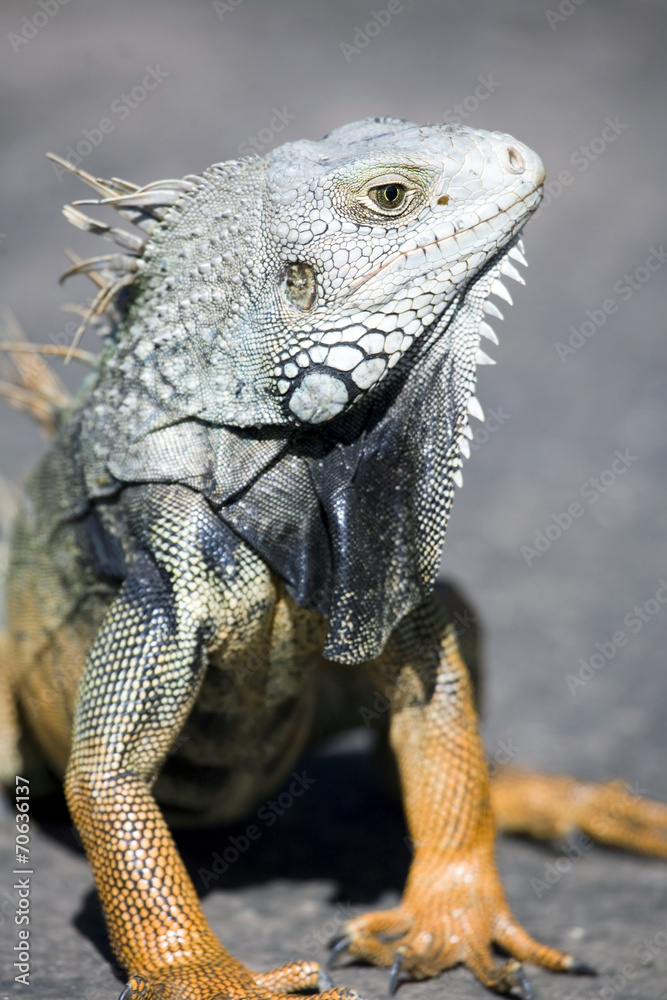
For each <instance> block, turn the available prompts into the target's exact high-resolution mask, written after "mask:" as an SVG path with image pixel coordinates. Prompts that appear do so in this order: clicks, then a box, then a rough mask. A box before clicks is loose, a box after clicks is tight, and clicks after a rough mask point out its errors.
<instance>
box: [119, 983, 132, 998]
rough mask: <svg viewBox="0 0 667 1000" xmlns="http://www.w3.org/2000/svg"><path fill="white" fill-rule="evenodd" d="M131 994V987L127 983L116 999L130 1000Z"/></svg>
mask: <svg viewBox="0 0 667 1000" xmlns="http://www.w3.org/2000/svg"><path fill="white" fill-rule="evenodd" d="M132 992H133V990H132V987H131V986H130V984H129V983H128V984H127V986H125V987H124V988H123V992H122V993H121V995H120V996H119V997H118V1000H131V997H132Z"/></svg>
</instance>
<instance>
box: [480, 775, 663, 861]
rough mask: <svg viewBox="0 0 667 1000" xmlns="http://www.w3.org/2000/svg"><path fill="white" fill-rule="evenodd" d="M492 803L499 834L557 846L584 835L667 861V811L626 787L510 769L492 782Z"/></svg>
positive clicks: (625, 785)
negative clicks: (575, 835)
mask: <svg viewBox="0 0 667 1000" xmlns="http://www.w3.org/2000/svg"><path fill="white" fill-rule="evenodd" d="M491 802H492V806H493V811H494V814H495V817H496V822H497V824H498V828H499V829H501V830H504V831H506V832H508V833H522V834H527V835H528V836H531V837H536V838H537V839H538V840H553V839H557V838H563V839H567V838H568V837H570V836H571V835H572V834H573V833H576V832H579V831H581V832H583V833H585V834H587V835H588V836H589V837H591V838H592V839H593V840H595V841H597V842H598V843H600V844H608V845H609V846H612V847H621V848H623V849H624V850H628V851H637V852H639V853H640V854H648V855H653V856H654V857H661V858H667V805H666V804H665V803H664V802H655V801H653V800H652V799H643V798H642V797H641V795H640V794H639V792H638V791H636V790H634V789H633V788H632V787H630V786H628V785H627V784H625V783H624V782H622V781H609V782H606V783H605V784H597V783H594V782H588V781H577V780H576V779H575V778H570V777H568V776H567V775H560V774H537V773H533V772H531V771H520V770H518V769H514V768H506V769H504V770H502V771H501V772H500V773H499V774H498V776H497V777H495V778H494V779H493V780H492V782H491Z"/></svg>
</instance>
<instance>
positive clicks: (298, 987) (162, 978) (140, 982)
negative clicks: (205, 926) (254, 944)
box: [118, 960, 357, 1000]
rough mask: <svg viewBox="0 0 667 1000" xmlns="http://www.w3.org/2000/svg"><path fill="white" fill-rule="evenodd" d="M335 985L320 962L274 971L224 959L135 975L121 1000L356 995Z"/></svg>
mask: <svg viewBox="0 0 667 1000" xmlns="http://www.w3.org/2000/svg"><path fill="white" fill-rule="evenodd" d="M332 987H333V984H332V982H331V979H330V977H329V976H328V975H327V973H326V972H325V971H324V970H323V969H321V968H320V966H319V965H318V963H317V962H291V963H290V964H289V965H284V966H282V967H281V968H279V969H273V970H272V971H271V972H251V970H250V969H246V968H245V967H243V966H240V965H239V963H237V962H233V963H232V964H230V963H229V962H228V961H224V960H223V961H218V962H213V963H209V964H198V965H177V966H169V967H167V968H165V969H164V970H163V971H162V973H154V974H153V975H152V976H151V978H150V981H149V980H147V979H145V978H144V977H143V976H140V975H135V976H132V977H131V979H130V981H129V982H128V984H127V986H126V987H125V988H124V990H123V992H122V993H121V994H120V997H119V998H118V1000H286V997H287V996H291V995H292V994H294V993H295V992H300V991H304V992H311V993H317V1000H351V998H356V996H357V995H356V994H355V993H353V992H352V991H350V990H346V989H333V988H332ZM319 990H323V992H318V991H319Z"/></svg>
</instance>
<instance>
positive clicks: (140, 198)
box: [46, 153, 197, 360]
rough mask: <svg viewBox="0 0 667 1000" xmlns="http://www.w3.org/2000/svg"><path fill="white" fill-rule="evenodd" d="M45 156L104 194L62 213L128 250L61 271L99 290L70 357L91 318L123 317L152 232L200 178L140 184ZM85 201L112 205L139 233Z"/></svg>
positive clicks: (72, 206) (89, 230) (69, 219)
mask: <svg viewBox="0 0 667 1000" xmlns="http://www.w3.org/2000/svg"><path fill="white" fill-rule="evenodd" d="M46 155H47V156H48V157H49V159H50V160H53V161H54V163H57V164H58V165H59V166H61V167H63V169H65V170H67V171H69V173H71V174H74V175H75V176H76V177H79V178H80V179H81V180H82V181H83V182H84V183H85V184H88V185H89V187H91V188H93V190H94V191H96V192H97V193H98V194H99V195H100V196H101V197H99V198H86V199H81V200H79V201H75V202H73V204H72V205H65V207H64V208H63V214H64V216H65V218H66V219H67V221H68V222H70V223H72V225H74V226H76V227H77V228H78V229H83V230H84V231H85V232H89V233H95V235H97V236H101V237H102V238H103V239H106V240H111V241H112V242H114V243H116V244H117V245H118V246H120V247H121V248H122V250H123V251H124V252H123V253H112V254H103V255H101V256H98V257H91V258H90V259H89V260H76V261H75V262H74V263H73V265H72V267H70V268H68V270H67V271H65V273H64V274H63V275H62V276H61V278H60V280H61V282H62V281H65V280H66V279H67V278H70V277H72V276H73V275H75V274H86V275H88V276H89V277H90V278H91V279H92V280H93V281H94V282H95V284H96V285H97V286H98V289H99V290H98V292H97V295H96V296H95V298H94V299H93V302H92V304H91V306H90V307H89V308H88V309H87V310H86V311H85V314H84V316H83V319H82V321H81V324H80V326H79V328H78V330H77V331H76V333H75V335H74V339H73V341H72V346H71V348H70V353H69V354H68V357H67V360H69V359H70V358H71V357H72V356H73V352H74V351H75V350H76V348H77V346H78V344H79V341H80V340H81V337H82V335H83V333H84V330H85V329H86V327H87V326H88V324H89V323H90V322H91V321H94V320H95V319H97V318H99V317H101V316H102V315H103V314H104V313H109V314H110V318H111V320H112V322H116V321H117V319H118V318H119V315H118V312H119V311H118V309H117V297H118V295H119V293H120V292H122V291H123V289H125V288H127V287H128V286H129V285H131V284H132V283H133V281H134V278H135V275H136V273H137V270H138V266H139V265H138V261H139V259H140V258H141V256H142V254H143V251H144V247H145V246H146V241H147V238H148V236H150V234H151V233H152V231H153V229H154V227H155V226H156V224H157V223H158V222H161V221H162V219H163V218H164V217H165V215H166V214H167V211H168V210H169V209H170V208H171V207H172V205H174V204H175V203H176V202H177V201H178V199H179V198H181V197H182V196H183V195H184V194H186V193H188V192H190V191H193V190H194V189H195V187H196V180H197V178H192V179H190V178H187V177H185V178H181V179H171V180H162V181H154V182H153V183H151V184H146V185H144V187H139V185H137V184H133V183H132V182H131V181H125V180H122V179H121V178H119V177H112V178H110V179H105V178H102V177H93V175H92V174H89V173H88V172H87V171H86V170H81V168H80V167H75V166H73V164H71V163H69V162H68V161H67V160H63V159H62V158H61V157H59V156H56V155H55V153H47V154H46ZM80 205H110V206H111V207H112V208H115V209H116V211H117V212H118V214H119V215H120V216H122V218H124V219H126V220H127V221H128V222H131V223H132V224H133V225H134V226H136V227H137V229H138V230H139V234H137V233H133V232H128V231H127V230H125V229H117V228H115V227H114V226H109V225H107V223H105V222H101V221H100V220H99V219H92V218H90V216H88V215H86V214H85V213H84V212H81V211H80V210H79V208H78V206H80ZM144 234H145V235H144ZM77 311H78V310H77Z"/></svg>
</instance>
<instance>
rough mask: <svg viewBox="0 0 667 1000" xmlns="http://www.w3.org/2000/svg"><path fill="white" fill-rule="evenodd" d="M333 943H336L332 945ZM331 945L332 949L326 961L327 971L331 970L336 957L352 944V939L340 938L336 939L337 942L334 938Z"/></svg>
mask: <svg viewBox="0 0 667 1000" xmlns="http://www.w3.org/2000/svg"><path fill="white" fill-rule="evenodd" d="M334 941H336V943H335V944H334ZM331 943H332V945H333V948H332V949H331V954H330V955H329V958H328V961H327V969H332V968H333V964H334V962H335V961H336V959H337V958H338V956H339V955H340V953H341V952H342V951H345V949H346V948H349V946H350V945H351V944H352V938H351V937H342V938H338V939H337V940H336V938H334V940H333V941H332V942H331Z"/></svg>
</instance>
